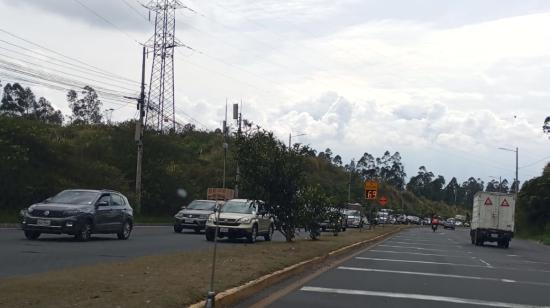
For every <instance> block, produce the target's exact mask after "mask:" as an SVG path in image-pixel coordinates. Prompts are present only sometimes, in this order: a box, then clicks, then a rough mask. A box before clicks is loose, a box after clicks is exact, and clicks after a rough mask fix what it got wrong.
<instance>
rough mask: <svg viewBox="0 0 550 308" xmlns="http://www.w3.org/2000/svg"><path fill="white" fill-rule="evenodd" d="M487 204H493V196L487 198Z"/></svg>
mask: <svg viewBox="0 0 550 308" xmlns="http://www.w3.org/2000/svg"><path fill="white" fill-rule="evenodd" d="M485 205H493V201H491V198H489V197H487V199H486V200H485Z"/></svg>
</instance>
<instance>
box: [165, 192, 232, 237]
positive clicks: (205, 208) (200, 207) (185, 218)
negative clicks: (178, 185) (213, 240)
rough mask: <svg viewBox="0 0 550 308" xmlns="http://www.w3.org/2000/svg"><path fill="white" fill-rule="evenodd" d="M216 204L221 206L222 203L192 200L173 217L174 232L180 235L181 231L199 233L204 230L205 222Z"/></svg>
mask: <svg viewBox="0 0 550 308" xmlns="http://www.w3.org/2000/svg"><path fill="white" fill-rule="evenodd" d="M216 203H218V204H221V203H223V201H215V200H193V201H192V202H191V203H189V205H188V206H186V207H184V208H182V209H181V211H179V212H178V213H177V214H176V215H175V216H174V218H175V222H174V232H177V233H181V231H182V230H183V229H192V230H195V232H196V233H199V232H201V230H204V228H205V225H206V220H208V217H209V216H210V214H212V213H214V209H215V208H216ZM218 206H220V205H218Z"/></svg>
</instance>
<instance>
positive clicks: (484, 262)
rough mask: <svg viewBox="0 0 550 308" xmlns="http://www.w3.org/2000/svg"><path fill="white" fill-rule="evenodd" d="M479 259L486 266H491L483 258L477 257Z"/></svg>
mask: <svg viewBox="0 0 550 308" xmlns="http://www.w3.org/2000/svg"><path fill="white" fill-rule="evenodd" d="M479 261H481V263H483V264H485V265H487V267H491V268H492V267H493V266H492V265H491V264H489V262H487V261H485V260H483V259H479Z"/></svg>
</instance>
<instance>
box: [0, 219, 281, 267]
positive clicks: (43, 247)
mask: <svg viewBox="0 0 550 308" xmlns="http://www.w3.org/2000/svg"><path fill="white" fill-rule="evenodd" d="M262 241H263V238H262V237H258V243H261V242H262ZM274 241H284V238H283V236H282V235H281V234H280V233H279V232H275V235H274ZM219 243H221V245H222V247H224V246H227V245H239V244H242V243H245V240H244V239H242V240H234V241H229V240H225V239H222V240H221V241H219ZM208 247H212V243H211V242H207V241H206V239H205V236H204V232H201V233H200V234H195V233H194V232H193V231H185V230H184V232H183V233H180V234H178V233H174V231H173V229H172V226H136V227H135V228H134V230H133V232H132V235H131V237H130V239H128V240H127V241H121V240H118V239H117V237H116V235H102V234H98V235H93V238H92V240H91V241H89V242H78V241H76V240H75V239H74V238H73V237H71V236H67V235H47V234H43V235H41V236H40V238H39V239H38V240H36V241H29V240H27V239H26V238H25V236H24V234H23V231H21V230H18V229H1V228H0V277H7V276H16V275H25V274H34V273H40V272H45V271H50V270H56V269H64V268H70V267H75V266H80V265H89V264H95V263H102V262H108V261H120V260H128V259H132V258H137V257H141V256H148V255H159V254H166V253H175V252H181V251H190V250H196V249H202V248H208Z"/></svg>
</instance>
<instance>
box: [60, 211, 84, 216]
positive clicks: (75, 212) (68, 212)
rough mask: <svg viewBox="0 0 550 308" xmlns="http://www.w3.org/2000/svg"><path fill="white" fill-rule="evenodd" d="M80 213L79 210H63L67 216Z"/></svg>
mask: <svg viewBox="0 0 550 308" xmlns="http://www.w3.org/2000/svg"><path fill="white" fill-rule="evenodd" d="M78 214H80V211H79V210H67V211H64V212H63V215H64V216H66V217H70V216H76V215H78Z"/></svg>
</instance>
